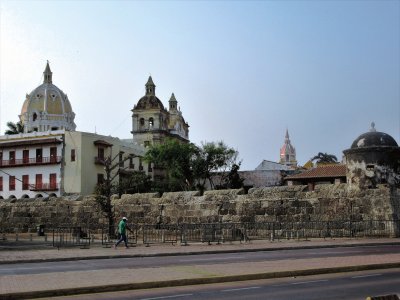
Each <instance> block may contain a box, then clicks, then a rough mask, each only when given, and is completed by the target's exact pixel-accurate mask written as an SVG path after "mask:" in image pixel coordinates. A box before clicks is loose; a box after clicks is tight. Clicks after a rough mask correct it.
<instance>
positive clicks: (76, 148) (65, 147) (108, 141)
mask: <svg viewBox="0 0 400 300" xmlns="http://www.w3.org/2000/svg"><path fill="white" fill-rule="evenodd" d="M43 75H44V82H43V84H41V85H40V86H38V87H37V88H35V89H34V90H33V91H32V92H31V93H30V94H29V95H27V96H26V99H25V101H24V103H23V106H22V110H21V115H20V121H21V122H22V124H23V126H24V133H19V134H12V135H5V136H0V199H10V198H11V199H14V198H17V199H20V198H35V197H47V196H61V195H74V194H76V195H88V194H92V193H93V192H94V191H95V188H96V185H97V184H98V183H102V182H103V181H104V180H105V177H106V171H105V162H106V160H107V159H108V158H111V159H114V160H113V164H115V162H118V161H119V162H120V164H119V166H118V168H116V169H115V170H114V174H113V175H116V177H115V178H114V180H116V181H118V180H119V179H120V178H121V177H123V176H128V175H129V173H130V172H131V171H133V170H142V171H144V172H145V173H146V174H149V175H151V174H152V168H151V166H149V165H146V166H144V165H143V164H142V161H141V158H140V157H143V155H144V154H145V148H144V147H143V146H140V145H138V144H134V143H133V141H131V142H128V141H123V140H120V139H118V138H115V137H111V136H103V135H98V134H95V133H87V132H79V131H75V127H76V126H75V123H74V118H75V114H74V112H73V111H72V107H71V104H70V102H69V100H68V97H67V96H66V94H64V92H62V91H61V90H60V89H59V88H58V87H56V86H55V85H54V84H53V83H52V82H53V81H52V72H51V71H50V66H49V63H47V65H46V69H45V71H44V72H43ZM127 157H129V159H127V160H125V158H127ZM117 171H118V172H117Z"/></svg>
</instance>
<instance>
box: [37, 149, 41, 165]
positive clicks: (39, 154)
mask: <svg viewBox="0 0 400 300" xmlns="http://www.w3.org/2000/svg"><path fill="white" fill-rule="evenodd" d="M36 162H37V163H41V162H42V149H41V148H40V149H36Z"/></svg>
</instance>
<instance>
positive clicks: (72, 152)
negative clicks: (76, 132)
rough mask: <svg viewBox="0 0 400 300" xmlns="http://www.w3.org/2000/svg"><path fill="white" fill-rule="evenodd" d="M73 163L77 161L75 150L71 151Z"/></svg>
mask: <svg viewBox="0 0 400 300" xmlns="http://www.w3.org/2000/svg"><path fill="white" fill-rule="evenodd" d="M71 161H75V149H71Z"/></svg>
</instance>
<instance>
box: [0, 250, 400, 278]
mask: <svg viewBox="0 0 400 300" xmlns="http://www.w3.org/2000/svg"><path fill="white" fill-rule="evenodd" d="M110 251H119V250H112V249H110ZM399 252H400V245H381V246H362V247H351V248H349V247H343V248H323V249H297V250H282V251H259V252H241V253H220V254H200V255H180V256H155V257H131V258H113V259H90V260H73V261H58V262H40V263H17V264H2V265H0V275H20V274H23V275H26V274H43V273H53V272H68V271H91V270H108V269H119V268H125V269H126V268H132V269H135V268H156V267H162V266H177V265H180V266H182V265H183V266H189V265H206V264H226V263H235V262H257V261H263V262H265V261H275V260H289V259H304V258H328V257H351V256H368V255H377V254H391V253H399Z"/></svg>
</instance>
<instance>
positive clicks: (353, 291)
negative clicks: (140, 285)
mask: <svg viewBox="0 0 400 300" xmlns="http://www.w3.org/2000/svg"><path fill="white" fill-rule="evenodd" d="M388 294H398V295H400V269H390V270H373V271H363V272H351V273H345V274H343V273H341V274H325V275H318V276H317V275H316V276H307V277H298V278H280V279H268V280H253V281H244V282H233V283H223V284H206V285H197V286H184V287H171V288H160V289H151V290H134V291H123V292H113V293H101V294H88V295H77V296H70V297H60V298H59V299H60V300H61V299H63V300H67V299H69V300H71V299H82V300H83V299H86V300H93V299H116V300H122V299H141V300H156V299H159V300H161V299H178V300H189V299H190V300H195V299H218V300H221V299H229V300H235V299H240V300H242V299H246V300H247V299H267V300H268V299H271V300H293V299H295V300H306V299H307V300H313V299H315V300H317V299H318V300H321V299H324V300H330V299H332V300H337V299H344V300H350V299H351V300H357V299H359V300H365V299H366V297H368V296H378V295H388Z"/></svg>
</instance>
